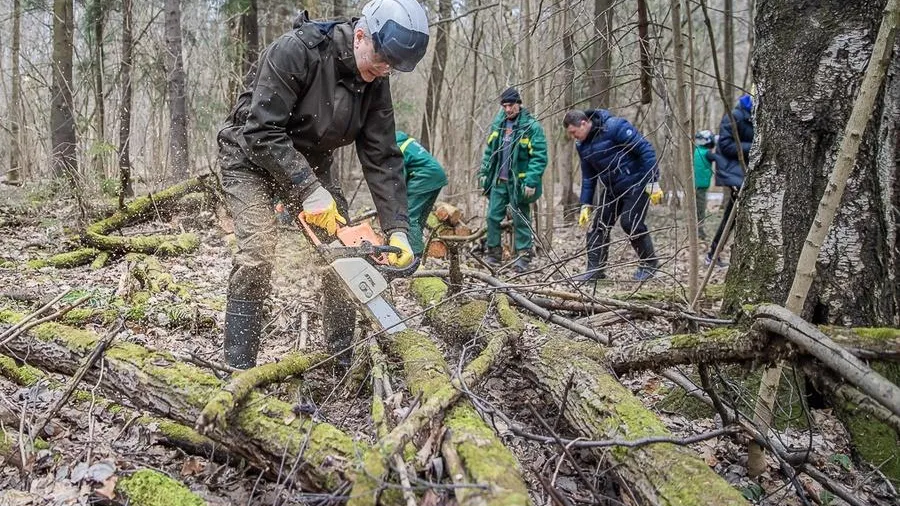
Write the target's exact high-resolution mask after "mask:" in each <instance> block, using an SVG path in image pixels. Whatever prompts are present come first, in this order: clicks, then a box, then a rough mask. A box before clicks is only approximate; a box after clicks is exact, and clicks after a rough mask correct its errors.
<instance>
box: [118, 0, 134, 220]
mask: <svg viewBox="0 0 900 506" xmlns="http://www.w3.org/2000/svg"><path fill="white" fill-rule="evenodd" d="M131 15H132V13H131V0H122V61H121V62H120V64H119V75H120V79H121V81H122V99H121V103H120V104H119V207H120V208H122V207H125V197H133V196H134V186H133V185H132V182H131V153H130V150H129V146H130V144H131V143H130V139H131V100H132V88H131V67H132V63H133V61H132V60H133V56H132V40H131V37H132V35H131V30H132V27H131Z"/></svg>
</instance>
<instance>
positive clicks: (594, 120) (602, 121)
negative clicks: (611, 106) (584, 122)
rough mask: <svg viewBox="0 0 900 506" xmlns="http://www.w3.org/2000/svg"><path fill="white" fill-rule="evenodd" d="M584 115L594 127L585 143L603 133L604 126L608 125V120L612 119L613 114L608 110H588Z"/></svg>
mask: <svg viewBox="0 0 900 506" xmlns="http://www.w3.org/2000/svg"><path fill="white" fill-rule="evenodd" d="M584 114H586V115H587V117H588V119H589V120H591V125H592V126H591V131H590V133H588V137H587V139H585V141H589V140H591V139H593V138H594V136H595V135H597V133H598V132H602V131H603V127H604V125H606V120H608V119H609V118H611V117H612V114H610V112H609V111H607V110H606V109H587V110H585V111H584Z"/></svg>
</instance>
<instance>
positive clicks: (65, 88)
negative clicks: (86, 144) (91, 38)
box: [50, 0, 80, 194]
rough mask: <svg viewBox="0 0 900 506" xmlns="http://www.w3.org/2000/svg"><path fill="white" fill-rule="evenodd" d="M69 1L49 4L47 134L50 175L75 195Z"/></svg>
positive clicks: (76, 187) (74, 139)
mask: <svg viewBox="0 0 900 506" xmlns="http://www.w3.org/2000/svg"><path fill="white" fill-rule="evenodd" d="M73 30H74V23H73V21H72V0H54V1H53V82H52V84H51V88H50V97H51V98H50V100H51V104H50V130H51V132H52V133H51V142H52V153H53V175H54V177H56V178H63V177H65V178H67V179H68V180H69V183H70V184H71V185H72V187H73V190H74V191H75V192H76V194H79V190H78V188H79V185H80V183H79V181H78V159H77V157H76V151H75V148H76V146H77V144H76V142H77V139H76V134H75V113H74V104H73V101H72V58H73V52H74V47H73Z"/></svg>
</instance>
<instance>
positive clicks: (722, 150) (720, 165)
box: [704, 95, 753, 267]
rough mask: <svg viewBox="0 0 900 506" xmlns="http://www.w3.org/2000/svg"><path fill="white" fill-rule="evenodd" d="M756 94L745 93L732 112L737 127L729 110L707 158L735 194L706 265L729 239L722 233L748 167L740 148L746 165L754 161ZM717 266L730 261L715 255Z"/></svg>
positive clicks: (721, 183) (721, 182)
mask: <svg viewBox="0 0 900 506" xmlns="http://www.w3.org/2000/svg"><path fill="white" fill-rule="evenodd" d="M752 113H753V98H752V97H750V95H743V96H742V97H741V98H740V99H739V100H738V104H737V106H736V107H735V108H734V111H732V112H731V115H732V116H733V117H734V124H735V125H736V126H737V130H736V131H735V130H734V128H732V125H731V118H729V117H728V115H727V114H726V115H725V116H724V117H723V118H722V123H721V125H720V126H719V141H718V147H717V149H716V152H715V153H707V158H710V159H711V160H712V161H714V162H716V185H718V186H722V187H725V191H730V192H731V198H730V199H727V200H728V203H727V204H726V205H725V214H723V215H722V221H721V222H719V228H718V229H716V235H715V237H713V240H712V243H710V245H709V252H708V253H707V254H706V258H705V259H704V260H705V261H706V265H709V264H711V263H712V262H713V255H715V253H716V248H717V247H718V245H719V242H721V241H724V240H727V237H725V238H723V237H722V235H723V233H724V231H725V223H726V222H727V221H728V217H729V216H730V215H731V211H732V209H734V201H735V199H736V198H737V196H738V192H740V190H741V186H743V184H744V168H743V166H742V165H741V160H740V159H739V158H738V152H740V154H741V155H742V156H743V165H744V166H746V165H747V164H748V163H750V146H751V145H752V144H753V114H752ZM715 262H716V266H717V267H727V266H728V264H727V263H726V262H724V261H722V260H721V259H719V258H716V259H715Z"/></svg>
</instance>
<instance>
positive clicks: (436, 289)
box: [409, 278, 447, 306]
mask: <svg viewBox="0 0 900 506" xmlns="http://www.w3.org/2000/svg"><path fill="white" fill-rule="evenodd" d="M409 289H410V291H411V292H412V294H413V297H415V299H416V302H418V303H419V304H421V305H423V306H430V305H432V304H436V303H438V302H440V301H442V300H444V297H445V296H446V295H447V284H446V283H444V282H443V280H441V279H440V278H415V279H413V280H412V283H410V285H409Z"/></svg>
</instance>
